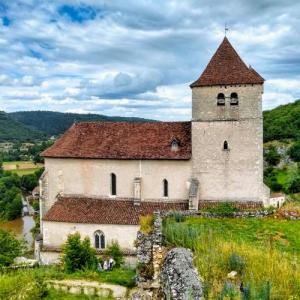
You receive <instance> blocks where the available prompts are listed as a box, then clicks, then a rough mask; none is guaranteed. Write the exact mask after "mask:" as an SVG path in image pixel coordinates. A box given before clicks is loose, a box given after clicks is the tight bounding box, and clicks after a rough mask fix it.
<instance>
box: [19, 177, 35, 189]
mask: <svg viewBox="0 0 300 300" xmlns="http://www.w3.org/2000/svg"><path fill="white" fill-rule="evenodd" d="M37 185H38V178H37V177H36V175H35V174H29V175H23V176H22V178H21V186H22V188H24V189H25V190H27V191H32V190H33V189H34V188H35V187H36V186H37Z"/></svg>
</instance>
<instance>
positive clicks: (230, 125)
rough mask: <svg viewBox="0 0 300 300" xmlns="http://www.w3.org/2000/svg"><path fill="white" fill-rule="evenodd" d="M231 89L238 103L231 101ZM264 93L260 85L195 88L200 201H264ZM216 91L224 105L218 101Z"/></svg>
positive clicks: (196, 171)
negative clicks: (231, 102) (234, 104)
mask: <svg viewBox="0 0 300 300" xmlns="http://www.w3.org/2000/svg"><path fill="white" fill-rule="evenodd" d="M232 92H235V93H237V94H238V101H239V104H238V105H237V106H232V105H230V95H231V93H232ZM262 92H263V86H262V85H238V86H215V87H201V88H193V122H192V153H193V159H192V160H193V166H192V169H193V177H195V178H197V179H198V180H199V199H200V200H216V201H264V200H265V199H264V198H265V193H264V186H263V124H262V108H261V106H262ZM218 93H223V94H224V95H225V97H226V101H225V102H226V104H225V106H218V105H217V95H218ZM225 141H226V142H227V144H228V149H224V142H225Z"/></svg>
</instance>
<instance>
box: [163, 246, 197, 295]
mask: <svg viewBox="0 0 300 300" xmlns="http://www.w3.org/2000/svg"><path fill="white" fill-rule="evenodd" d="M161 282H162V291H163V293H164V295H165V297H166V299H173V300H189V299H193V300H200V299H203V298H202V295H203V287H202V282H201V281H200V277H199V275H198V273H197V271H196V270H195V268H194V266H193V259H192V252H191V251H190V250H189V249H185V248H174V249H172V250H171V251H170V252H169V253H168V254H167V256H166V259H165V261H164V263H163V267H162V272H161Z"/></svg>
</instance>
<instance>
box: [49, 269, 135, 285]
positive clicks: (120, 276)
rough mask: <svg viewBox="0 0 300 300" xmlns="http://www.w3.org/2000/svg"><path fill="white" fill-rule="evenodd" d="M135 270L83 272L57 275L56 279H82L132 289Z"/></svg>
mask: <svg viewBox="0 0 300 300" xmlns="http://www.w3.org/2000/svg"><path fill="white" fill-rule="evenodd" d="M135 275H136V274H135V270H133V269H129V268H120V269H117V268H115V269H113V270H112V271H109V272H104V271H103V272H95V271H83V272H79V271H78V272H75V273H71V274H65V273H58V274H57V275H56V277H55V278H57V279H82V278H85V279H87V280H93V281H99V282H106V283H112V284H118V285H122V286H125V287H128V288H132V287H134V285H135Z"/></svg>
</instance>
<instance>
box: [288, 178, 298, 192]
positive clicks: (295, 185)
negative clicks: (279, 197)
mask: <svg viewBox="0 0 300 300" xmlns="http://www.w3.org/2000/svg"><path fill="white" fill-rule="evenodd" d="M289 192H290V193H299V192H300V176H296V177H295V178H294V179H293V180H292V181H291V184H290V187H289Z"/></svg>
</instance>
